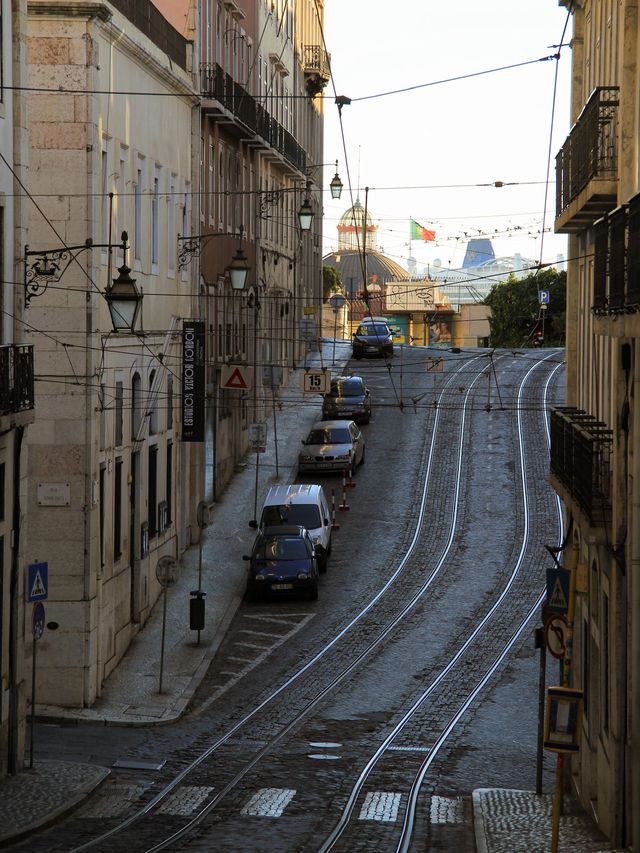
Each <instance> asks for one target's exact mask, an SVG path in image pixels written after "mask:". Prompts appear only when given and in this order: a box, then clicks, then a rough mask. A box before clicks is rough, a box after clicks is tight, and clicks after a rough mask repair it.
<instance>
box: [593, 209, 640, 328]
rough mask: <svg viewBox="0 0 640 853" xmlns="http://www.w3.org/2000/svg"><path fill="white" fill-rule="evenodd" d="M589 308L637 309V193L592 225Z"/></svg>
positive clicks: (639, 267)
mask: <svg viewBox="0 0 640 853" xmlns="http://www.w3.org/2000/svg"><path fill="white" fill-rule="evenodd" d="M592 311H593V313H594V314H596V315H605V316H606V315H616V314H630V313H634V312H637V311H640V193H638V194H637V195H635V196H633V197H632V198H631V199H629V201H628V202H627V203H626V204H621V205H620V206H619V207H617V208H616V209H615V210H613V211H612V212H611V213H610V214H609V215H608V216H603V217H602V218H601V219H599V220H598V221H597V222H596V223H595V225H594V259H593V305H592Z"/></svg>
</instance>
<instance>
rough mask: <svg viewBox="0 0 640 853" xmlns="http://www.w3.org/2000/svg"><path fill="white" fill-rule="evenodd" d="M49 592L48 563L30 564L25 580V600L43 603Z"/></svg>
mask: <svg viewBox="0 0 640 853" xmlns="http://www.w3.org/2000/svg"><path fill="white" fill-rule="evenodd" d="M48 592H49V563H31V565H30V566H29V575H28V579H27V600H28V601H44V600H45V599H46V597H47V595H48Z"/></svg>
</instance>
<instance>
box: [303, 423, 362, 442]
mask: <svg viewBox="0 0 640 853" xmlns="http://www.w3.org/2000/svg"><path fill="white" fill-rule="evenodd" d="M350 443H351V435H350V434H349V430H348V428H347V427H333V428H331V429H330V428H329V427H325V428H324V429H312V430H311V432H310V433H309V437H308V438H307V444H350Z"/></svg>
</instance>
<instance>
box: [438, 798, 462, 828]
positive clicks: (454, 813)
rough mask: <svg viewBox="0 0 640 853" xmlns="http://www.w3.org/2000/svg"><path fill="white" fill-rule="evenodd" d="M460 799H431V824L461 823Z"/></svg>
mask: <svg viewBox="0 0 640 853" xmlns="http://www.w3.org/2000/svg"><path fill="white" fill-rule="evenodd" d="M462 818H463V805H462V797H453V798H451V797H437V796H435V795H434V796H433V797H431V823H462Z"/></svg>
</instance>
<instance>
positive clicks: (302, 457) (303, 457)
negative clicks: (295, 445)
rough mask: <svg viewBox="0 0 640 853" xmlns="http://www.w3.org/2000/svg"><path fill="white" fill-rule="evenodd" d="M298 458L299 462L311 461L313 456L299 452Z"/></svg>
mask: <svg viewBox="0 0 640 853" xmlns="http://www.w3.org/2000/svg"><path fill="white" fill-rule="evenodd" d="M298 459H299V460H300V462H313V456H309V455H308V454H307V453H301V454H300V456H299V457H298Z"/></svg>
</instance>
